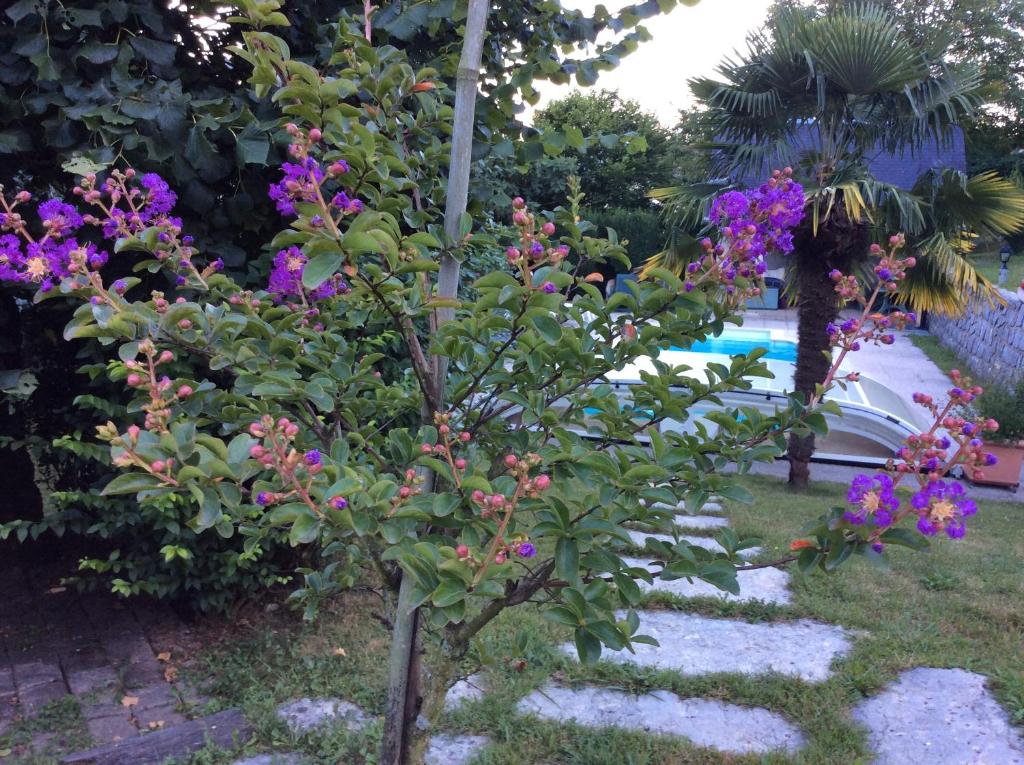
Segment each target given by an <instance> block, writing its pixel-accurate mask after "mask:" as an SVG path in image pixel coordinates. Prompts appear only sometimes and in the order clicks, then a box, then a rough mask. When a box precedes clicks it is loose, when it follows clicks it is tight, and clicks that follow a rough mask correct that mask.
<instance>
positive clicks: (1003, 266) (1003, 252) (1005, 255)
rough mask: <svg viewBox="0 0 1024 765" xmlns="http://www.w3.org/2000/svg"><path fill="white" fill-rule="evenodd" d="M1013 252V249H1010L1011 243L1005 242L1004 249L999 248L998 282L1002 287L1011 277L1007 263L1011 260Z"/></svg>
mask: <svg viewBox="0 0 1024 765" xmlns="http://www.w3.org/2000/svg"><path fill="white" fill-rule="evenodd" d="M1012 254H1013V250H1011V249H1010V245H1009V244H1004V245H1003V247H1002V249H1000V250H999V278H998V279H997V280H996V283H997V284H998V285H999V286H1000V287H1002V286H1003V285H1004V284H1006V281H1007V279H1008V278H1009V271H1008V270H1007V264H1009V262H1010V256H1011V255H1012Z"/></svg>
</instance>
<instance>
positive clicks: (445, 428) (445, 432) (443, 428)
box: [437, 425, 451, 436]
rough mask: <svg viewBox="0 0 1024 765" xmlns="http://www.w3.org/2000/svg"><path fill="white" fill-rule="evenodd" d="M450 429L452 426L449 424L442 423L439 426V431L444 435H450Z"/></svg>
mask: <svg viewBox="0 0 1024 765" xmlns="http://www.w3.org/2000/svg"><path fill="white" fill-rule="evenodd" d="M450 430H451V428H449V427H448V426H447V425H441V426H439V427H438V429H437V432H438V433H440V434H441V435H442V436H446V435H448V432H449V431H450Z"/></svg>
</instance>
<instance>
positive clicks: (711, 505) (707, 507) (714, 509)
mask: <svg viewBox="0 0 1024 765" xmlns="http://www.w3.org/2000/svg"><path fill="white" fill-rule="evenodd" d="M701 510H703V511H704V512H705V513H720V512H722V505H721V501H720V500H709V501H707V502H705V503H704V506H703V507H701Z"/></svg>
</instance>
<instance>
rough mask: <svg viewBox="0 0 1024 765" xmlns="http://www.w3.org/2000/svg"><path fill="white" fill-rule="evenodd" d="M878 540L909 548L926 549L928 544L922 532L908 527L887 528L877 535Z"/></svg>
mask: <svg viewBox="0 0 1024 765" xmlns="http://www.w3.org/2000/svg"><path fill="white" fill-rule="evenodd" d="M879 541H881V542H882V543H884V544H888V545H900V546H901V547H909V548H910V549H911V550H927V549H928V547H929V546H930V545H929V542H928V540H927V539H926V538H925V536H924V535H923V534H919V533H918V532H916V531H911V530H910V529H889V530H888V531H887V532H885V533H884V534H882V536H881V537H879Z"/></svg>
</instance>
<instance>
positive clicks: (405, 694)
mask: <svg viewBox="0 0 1024 765" xmlns="http://www.w3.org/2000/svg"><path fill="white" fill-rule="evenodd" d="M489 9H490V3H489V0H470V1H469V8H468V11H467V14H466V25H465V33H464V36H463V40H462V55H461V57H460V58H459V67H458V70H457V73H456V81H455V108H454V118H453V122H452V148H451V161H450V162H449V166H448V198H447V200H446V205H445V232H446V234H447V235H448V238H449V240H451V242H453V243H456V244H457V243H458V233H459V229H460V224H461V220H462V216H463V214H464V213H465V212H466V205H467V203H468V199H469V171H470V165H471V164H472V159H473V157H472V152H473V127H474V120H475V117H476V99H477V91H478V85H479V80H480V63H481V59H482V57H483V47H484V39H485V38H486V36H487V13H488V11H489ZM459 271H460V267H459V261H458V260H456V259H455V258H453V257H452V256H451V255H450V254H448V253H447V252H446V253H444V254H443V255H442V257H441V270H440V272H439V274H438V280H437V296H438V297H439V298H454V297H455V296H456V295H457V294H458V288H459ZM454 316H455V312H454V310H453V309H451V308H447V307H445V308H440V309H438V310H437V312H436V313H435V316H434V325H435V326H436V327H440V326H441V325H442V324H444V323H445V322H448V321H451V320H452V319H453V318H454ZM430 366H431V372H432V377H433V379H432V380H431V381H430V383H431V384H430V388H431V389H432V390H433V391H434V392H435V393H436V395H437V399H438V401H439V402H443V400H444V388H445V377H446V375H447V359H445V358H444V357H443V356H435V357H433V358H432V359H431V364H430ZM432 415H433V413H432V412H424V421H425V422H426V423H427V424H431V423H432V419H431V418H432ZM432 478H433V476H429V477H428V484H427V485H432ZM411 604H412V582H411V580H410V578H409V577H408V575H405V574H403V575H402V583H401V586H400V588H399V597H398V607H397V609H396V611H395V626H394V634H393V635H392V643H391V652H390V655H389V659H388V661H389V674H388V695H387V708H386V710H385V714H384V736H383V741H382V743H381V757H380V765H422V763H423V757H424V755H425V753H426V747H427V742H428V741H429V737H430V732H431V728H432V726H433V723H434V722H435V721H436V719H437V718H438V716H439V715H440V713H441V710H442V709H443V704H444V694H445V691H446V690H447V682H448V679H449V675H450V669H451V668H450V667H448V666H444V667H438V668H437V671H435V672H433V673H430V672H428V671H426V669H425V668H424V667H423V663H422V660H421V657H422V655H423V646H422V645H421V640H420V639H419V638H420V635H419V632H420V619H419V613H418V610H417V609H416V608H413V607H412V606H411ZM439 663H440V664H446V662H443V661H442V662H439ZM421 715H422V716H421ZM421 722H422V723H423V724H422V725H420V723H421Z"/></svg>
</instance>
